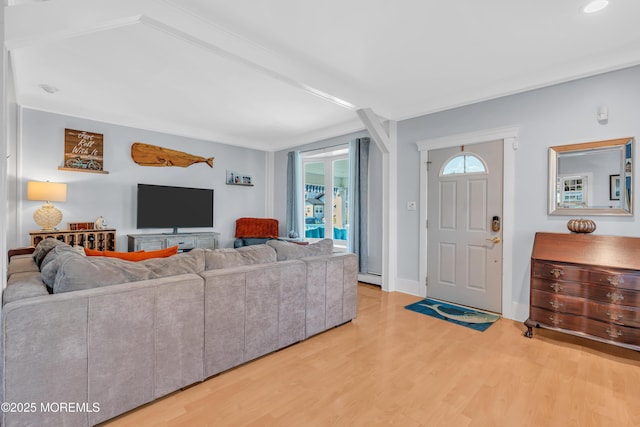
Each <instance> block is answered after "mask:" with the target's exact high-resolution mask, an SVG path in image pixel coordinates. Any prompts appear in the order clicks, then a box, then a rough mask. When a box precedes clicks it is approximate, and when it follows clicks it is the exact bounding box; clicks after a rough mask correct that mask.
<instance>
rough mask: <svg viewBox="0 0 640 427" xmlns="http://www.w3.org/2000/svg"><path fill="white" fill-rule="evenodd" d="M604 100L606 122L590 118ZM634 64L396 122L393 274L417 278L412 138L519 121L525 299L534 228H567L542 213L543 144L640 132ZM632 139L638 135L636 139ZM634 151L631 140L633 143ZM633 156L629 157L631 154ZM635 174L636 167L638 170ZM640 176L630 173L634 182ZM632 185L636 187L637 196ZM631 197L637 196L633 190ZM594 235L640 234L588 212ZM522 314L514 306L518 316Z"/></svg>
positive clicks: (523, 301) (519, 292)
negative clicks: (410, 206)
mask: <svg viewBox="0 0 640 427" xmlns="http://www.w3.org/2000/svg"><path fill="white" fill-rule="evenodd" d="M600 106H607V107H608V108H609V112H610V118H609V121H608V124H604V125H603V124H599V123H598V121H597V120H596V112H597V110H598V107H600ZM638 117H640V67H634V68H629V69H626V70H621V71H617V72H612V73H607V74H603V75H600V76H595V77H591V78H586V79H581V80H577V81H573V82H569V83H564V84H560V85H556V86H552V87H548V88H544V89H539V90H534V91H530V92H526V93H522V94H518V95H512V96H508V97H503V98H499V99H495V100H492V101H487V102H482V103H478V104H474V105H470V106H466V107H461V108H456V109H453V110H449V111H444V112H440V113H436V114H431V115H427V116H422V117H418V118H415V119H411V120H405V121H402V122H400V123H399V124H398V162H399V167H398V183H399V184H398V205H399V206H398V207H397V209H398V242H399V244H398V255H397V256H398V276H399V278H401V279H405V280H410V281H417V280H418V271H419V261H420V260H419V259H418V257H417V254H418V251H419V241H418V232H417V231H418V230H419V226H420V224H419V212H418V211H407V210H406V202H407V201H408V200H419V199H420V197H422V195H421V194H419V188H418V187H419V182H420V181H419V178H420V177H419V167H420V165H419V161H418V159H419V156H418V153H417V147H416V145H415V142H416V141H421V140H427V139H433V138H438V137H444V136H449V135H454V134H460V133H466V132H475V131H481V130H484V129H491V128H498V127H503V126H513V125H516V126H519V129H520V131H519V135H518V142H519V148H518V150H517V151H516V154H515V156H516V160H515V162H516V163H515V169H516V179H515V181H516V182H515V188H516V194H515V202H516V203H515V225H514V227H515V230H514V238H515V241H514V248H515V250H514V253H513V259H514V265H513V277H505V278H504V280H505V281H506V283H508V284H510V285H511V286H512V292H513V301H514V303H515V304H516V305H520V306H521V307H526V305H527V304H528V301H529V261H530V256H531V247H532V243H533V237H534V234H535V232H536V231H551V232H567V229H566V223H567V221H568V219H569V218H570V217H562V216H549V215H547V178H548V176H547V173H548V172H547V171H548V169H547V150H548V147H549V146H554V145H564V144H574V143H580V142H588V141H598V140H604V139H614V138H621V137H627V136H635V137H638V136H640V120H638ZM636 143H637V141H636ZM636 151H637V146H636ZM634 162H635V161H634ZM636 175H637V174H636ZM638 181H639V177H638V176H636V177H635V178H634V182H633V185H634V188H636V189H638V188H640V187H638ZM637 195H638V190H636V196H637ZM636 198H637V197H636ZM592 219H594V220H595V222H596V224H597V227H598V228H597V231H596V233H597V234H611V235H625V236H640V227H639V226H638V220H637V219H636V218H635V216H634V217H632V218H629V217H593V218H592ZM523 315H524V316H526V313H520V314H519V316H518V317H520V318H522V317H523Z"/></svg>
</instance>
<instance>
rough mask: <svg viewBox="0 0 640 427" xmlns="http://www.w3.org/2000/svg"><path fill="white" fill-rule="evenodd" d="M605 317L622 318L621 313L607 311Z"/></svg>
mask: <svg viewBox="0 0 640 427" xmlns="http://www.w3.org/2000/svg"><path fill="white" fill-rule="evenodd" d="M607 317H608V318H609V319H611V320H622V317H623V316H622V314H615V313H609V312H608V311H607Z"/></svg>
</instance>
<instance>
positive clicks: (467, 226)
mask: <svg viewBox="0 0 640 427" xmlns="http://www.w3.org/2000/svg"><path fill="white" fill-rule="evenodd" d="M502 153H503V148H502V141H495V142H487V143H481V144H473V145H469V146H464V147H455V148H444V149H441V150H432V151H429V168H428V173H427V174H428V187H427V191H428V196H427V204H428V209H427V221H428V228H427V236H428V237H427V240H428V241H427V277H428V281H427V296H428V297H430V298H436V299H441V300H444V301H450V302H453V303H457V304H462V305H466V306H470V307H476V308H480V309H484V310H489V311H492V312H496V313H501V312H502V244H501V239H502V173H503V172H502V170H503V159H502Z"/></svg>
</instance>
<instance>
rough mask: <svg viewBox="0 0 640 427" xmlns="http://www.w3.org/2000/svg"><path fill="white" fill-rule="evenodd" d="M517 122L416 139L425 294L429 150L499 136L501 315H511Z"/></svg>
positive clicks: (512, 312)
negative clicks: (501, 246) (501, 164)
mask: <svg viewBox="0 0 640 427" xmlns="http://www.w3.org/2000/svg"><path fill="white" fill-rule="evenodd" d="M518 131H519V127H518V126H512V127H502V128H494V129H487V130H482V131H477V132H470V133H463V134H456V135H450V136H446V137H441V138H434V139H426V140H422V141H418V142H416V145H417V146H418V150H419V151H420V224H422V225H421V226H420V250H419V257H420V260H419V266H420V267H419V281H420V283H421V284H423V285H424V286H425V287H424V294H425V296H426V283H427V274H428V272H427V239H428V238H429V236H428V233H427V199H428V197H427V188H428V178H427V162H428V156H429V150H436V149H440V148H449V147H455V146H460V145H472V144H477V143H481V142H491V141H497V140H502V151H503V174H502V244H503V248H502V313H501V314H502V317H505V318H507V319H513V318H514V316H515V315H516V312H517V308H516V306H515V305H514V303H513V288H512V286H511V285H510V284H511V283H512V281H513V280H512V279H513V249H514V248H513V244H514V220H515V182H514V180H515V152H516V150H517V149H518V139H517V137H518Z"/></svg>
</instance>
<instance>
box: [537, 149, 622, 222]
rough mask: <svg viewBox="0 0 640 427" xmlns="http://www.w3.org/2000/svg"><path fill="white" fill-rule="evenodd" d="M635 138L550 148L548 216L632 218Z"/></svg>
mask: <svg viewBox="0 0 640 427" xmlns="http://www.w3.org/2000/svg"><path fill="white" fill-rule="evenodd" d="M632 159H633V138H621V139H612V140H607V141H597V142H587V143H583V144H572V145H561V146H556V147H550V148H549V214H551V215H631V213H632V206H633V203H632V201H633V191H632V186H631V182H632V175H631V169H632V168H631V166H632Z"/></svg>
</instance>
